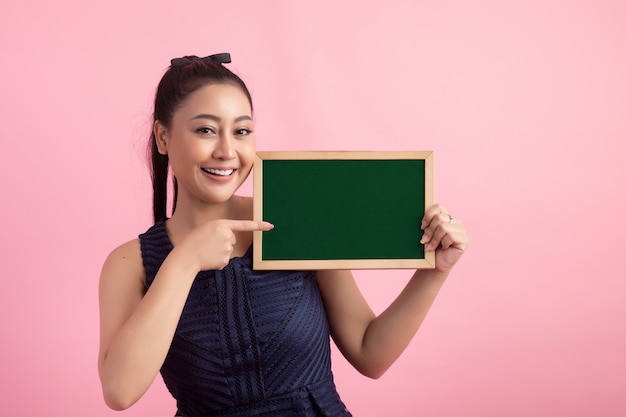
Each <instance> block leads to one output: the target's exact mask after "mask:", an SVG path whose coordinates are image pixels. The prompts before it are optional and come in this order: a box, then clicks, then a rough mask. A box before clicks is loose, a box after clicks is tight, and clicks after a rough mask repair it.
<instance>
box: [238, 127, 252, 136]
mask: <svg viewBox="0 0 626 417" xmlns="http://www.w3.org/2000/svg"><path fill="white" fill-rule="evenodd" d="M251 132H252V131H251V130H250V129H246V128H241V129H237V130H236V131H235V134H236V135H237V136H246V135H249V134H250V133H251Z"/></svg>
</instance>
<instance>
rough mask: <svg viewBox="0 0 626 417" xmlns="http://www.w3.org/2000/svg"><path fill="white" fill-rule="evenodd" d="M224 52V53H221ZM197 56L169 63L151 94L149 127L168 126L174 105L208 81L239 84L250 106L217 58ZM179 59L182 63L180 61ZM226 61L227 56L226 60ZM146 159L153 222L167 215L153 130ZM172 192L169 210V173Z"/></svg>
mask: <svg viewBox="0 0 626 417" xmlns="http://www.w3.org/2000/svg"><path fill="white" fill-rule="evenodd" d="M221 55H227V54H221ZM210 58H211V57H207V58H199V57H197V56H194V55H188V56H185V57H183V58H176V59H174V60H172V65H171V66H170V67H169V68H168V69H167V71H166V72H165V74H163V77H162V78H161V81H160V82H159V85H158V87H157V91H156V94H155V97H154V114H153V120H152V126H154V122H155V121H157V120H158V121H159V123H160V124H161V125H163V126H164V127H165V128H166V129H170V128H171V125H172V117H173V116H174V113H175V112H176V110H178V108H179V107H180V106H181V105H183V104H184V102H185V100H186V99H187V97H188V96H189V95H190V94H191V93H193V92H194V91H196V90H198V89H200V88H202V87H204V86H206V85H209V84H232V85H235V86H237V87H240V88H241V90H242V91H243V92H244V94H245V95H246V97H247V98H248V101H249V102H250V108H251V109H252V97H251V96H250V92H249V91H248V87H246V84H245V83H244V82H243V81H242V80H241V78H239V77H238V76H237V75H236V74H234V73H233V72H231V71H230V70H229V69H228V68H226V67H224V66H223V65H222V64H221V63H220V61H219V60H214V59H210ZM181 62H182V63H181ZM224 62H230V57H228V61H224ZM149 153H150V159H151V161H152V165H151V170H150V171H151V172H150V176H151V178H152V193H153V194H152V196H153V198H152V212H153V215H154V221H155V222H157V221H159V220H164V219H165V218H166V217H167V178H168V174H169V159H168V156H167V155H162V154H160V153H159V150H158V148H157V143H156V137H155V135H154V129H153V130H152V132H151V133H150V145H149ZM172 182H173V185H174V195H173V196H172V212H174V210H176V199H177V196H178V182H177V181H176V177H174V176H172Z"/></svg>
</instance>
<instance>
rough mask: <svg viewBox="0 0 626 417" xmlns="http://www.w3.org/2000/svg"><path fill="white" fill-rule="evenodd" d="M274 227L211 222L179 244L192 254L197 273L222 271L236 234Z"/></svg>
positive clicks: (248, 221) (259, 224)
mask: <svg viewBox="0 0 626 417" xmlns="http://www.w3.org/2000/svg"><path fill="white" fill-rule="evenodd" d="M273 228H274V226H273V225H272V224H271V223H268V222H255V221H252V220H213V221H210V222H208V223H206V224H204V225H202V226H200V227H197V228H196V229H194V230H193V231H192V232H191V233H189V234H188V235H187V236H186V237H185V238H184V240H183V241H182V242H181V246H184V250H185V251H188V253H189V254H193V258H192V259H193V261H195V264H196V266H197V268H198V270H199V271H207V270H214V269H222V268H224V267H225V266H226V265H228V262H229V261H230V259H231V257H232V254H233V249H234V247H235V244H236V243H237V239H236V232H253V231H257V230H261V231H267V230H271V229H273Z"/></svg>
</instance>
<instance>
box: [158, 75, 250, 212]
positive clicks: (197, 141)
mask: <svg viewBox="0 0 626 417" xmlns="http://www.w3.org/2000/svg"><path fill="white" fill-rule="evenodd" d="M154 129H155V136H156V141H157V146H158V149H159V153H162V154H167V155H168V157H169V161H170V164H171V167H172V171H173V173H174V176H175V177H176V179H177V181H178V203H177V205H181V204H186V203H191V204H207V203H208V204H219V203H224V202H226V201H228V200H229V199H230V198H231V197H232V196H233V194H234V193H235V192H236V191H237V189H238V188H239V187H240V186H241V184H242V183H243V182H244V181H245V179H246V178H247V177H248V175H249V174H250V170H251V169H252V163H253V161H254V156H255V151H256V144H255V140H254V133H253V121H252V109H251V108H250V102H249V100H248V98H247V97H246V95H245V94H244V92H243V91H242V90H241V89H240V88H239V87H237V86H234V85H232V84H210V85H206V86H204V87H202V88H200V89H198V90H196V91H195V92H193V93H192V94H190V95H189V97H188V98H187V100H186V101H185V102H184V103H183V104H182V105H181V106H180V107H179V108H178V109H177V111H176V112H175V113H174V115H173V117H172V122H171V126H169V129H168V128H166V127H165V126H164V125H162V124H160V123H159V122H158V121H157V122H156V123H155V126H154Z"/></svg>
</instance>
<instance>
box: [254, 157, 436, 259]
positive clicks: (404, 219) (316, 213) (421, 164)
mask: <svg viewBox="0 0 626 417" xmlns="http://www.w3.org/2000/svg"><path fill="white" fill-rule="evenodd" d="M433 165H434V156H433V152H432V151H381V152H375V151H317V152H313V151H311V152H295V151H267V152H257V156H256V159H255V164H254V220H256V221H261V220H266V221H269V222H272V223H274V225H275V228H274V229H273V230H271V231H269V232H261V231H256V232H254V241H253V244H254V251H253V267H254V269H259V270H268V269H274V270H281V269H289V270H318V269H414V268H434V266H435V253H434V251H428V252H426V251H425V250H424V246H423V245H421V244H420V243H419V239H420V238H421V230H420V228H419V223H420V222H421V218H422V216H423V213H424V211H425V210H426V208H428V207H429V206H431V205H432V204H433V199H434V186H433V183H434V178H433V172H434V167H433ZM387 173H389V174H387ZM292 174H293V175H292ZM386 175H389V176H388V177H387V176H386ZM318 181H319V182H320V183H319V184H318ZM324 181H325V183H324ZM363 181H365V182H366V183H363ZM416 183H417V184H416ZM328 185H330V186H328ZM368 193H369V194H368ZM379 195H380V196H383V197H380V198H378V196H379ZM344 196H345V197H344ZM325 199H326V200H325ZM379 200H380V201H379ZM353 201H356V202H360V203H357V204H360V205H358V206H354V205H353ZM409 205H413V206H412V207H409ZM415 205H417V206H418V207H414V206H415ZM364 206H365V207H364ZM370 208H371V209H372V210H374V211H375V210H379V211H378V212H375V213H373V214H372V213H369V212H368V210H370ZM338 213H340V214H338ZM268 216H269V217H268ZM308 220H310V223H309V224H307V221H308ZM363 223H365V224H363ZM387 223H390V224H389V225H387ZM398 225H400V227H398ZM283 226H284V228H282V227H283ZM300 227H302V230H304V231H300ZM413 228H414V229H413ZM370 229H373V230H370ZM292 230H294V231H293V233H294V234H292V235H289V233H292ZM281 233H282V234H281ZM368 233H370V235H369V236H365V235H367V234H368ZM371 234H374V235H371ZM289 236H291V237H289ZM379 236H383V237H384V236H387V237H386V238H384V239H382V240H380V241H379V240H378V237H379ZM281 239H282V240H281ZM368 239H369V240H368ZM310 240H312V241H310ZM276 242H279V243H276ZM280 242H282V243H280ZM337 242H338V243H337ZM368 242H369V243H368ZM392 242H393V243H392ZM395 242H398V243H395ZM307 245H308V246H307ZM359 245H361V246H359ZM394 245H395V247H393V246H394ZM297 251H300V252H299V253H305V254H304V255H301V254H297V255H293V254H292V253H295V252H297ZM333 251H334V252H333ZM371 251H374V252H375V253H374V254H373V255H371V254H369V253H370V252H371ZM344 252H349V253H348V255H343V253H344ZM361 252H362V253H365V254H366V255H365V256H361ZM378 252H385V253H386V252H390V254H386V255H382V256H379V255H378ZM309 253H311V255H310V256H309ZM318 253H319V254H320V255H319V256H318ZM407 253H408V254H409V255H408V256H406V254H407ZM283 254H285V255H283ZM336 254H337V256H336ZM396 254H397V255H396Z"/></svg>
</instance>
